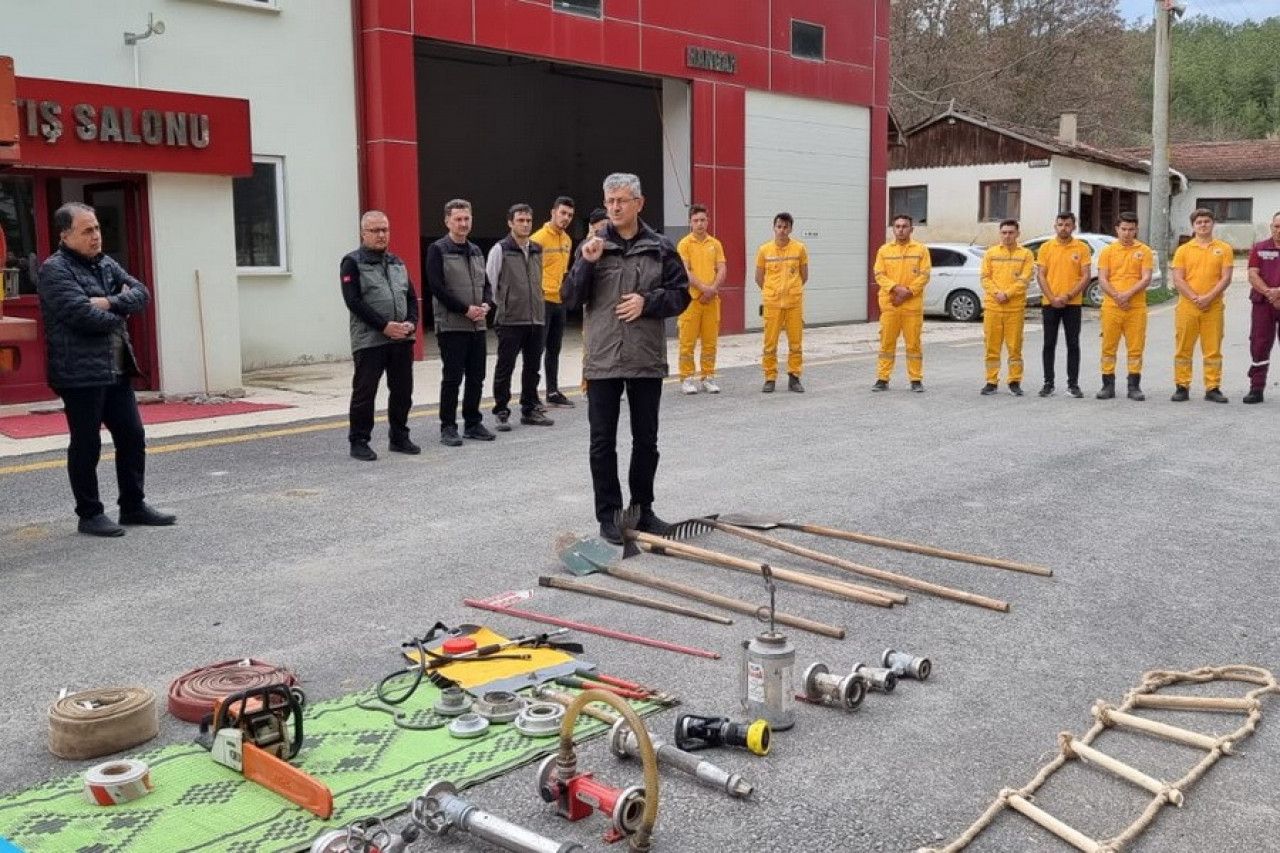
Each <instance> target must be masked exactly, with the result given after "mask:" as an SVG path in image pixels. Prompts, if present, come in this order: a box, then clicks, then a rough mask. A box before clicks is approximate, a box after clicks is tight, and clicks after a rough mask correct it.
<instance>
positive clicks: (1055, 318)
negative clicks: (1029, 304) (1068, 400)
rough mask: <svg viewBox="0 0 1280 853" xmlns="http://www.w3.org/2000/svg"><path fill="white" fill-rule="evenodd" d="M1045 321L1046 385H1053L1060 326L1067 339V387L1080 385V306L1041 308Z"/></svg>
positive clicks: (1043, 357)
mask: <svg viewBox="0 0 1280 853" xmlns="http://www.w3.org/2000/svg"><path fill="white" fill-rule="evenodd" d="M1040 317H1041V318H1042V320H1043V321H1044V351H1043V353H1042V360H1043V362H1044V384H1046V385H1052V384H1053V362H1054V356H1055V355H1057V350H1058V326H1059V325H1061V326H1062V330H1063V332H1065V333H1066V339H1067V385H1079V384H1080V306H1079V305H1063V306H1062V307H1061V308H1054V307H1053V306H1052V305H1042V306H1040Z"/></svg>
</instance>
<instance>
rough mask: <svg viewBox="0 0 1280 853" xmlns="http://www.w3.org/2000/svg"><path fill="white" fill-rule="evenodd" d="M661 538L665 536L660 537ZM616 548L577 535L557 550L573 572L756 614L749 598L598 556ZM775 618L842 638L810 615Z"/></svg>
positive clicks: (841, 633)
mask: <svg viewBox="0 0 1280 853" xmlns="http://www.w3.org/2000/svg"><path fill="white" fill-rule="evenodd" d="M659 541H660V542H662V541H664V540H661V539H660V540H659ZM614 552H615V549H613V548H611V547H610V546H609V544H608V543H607V542H604V540H598V539H596V540H593V539H590V538H587V539H578V540H575V541H574V542H573V543H572V544H571V545H570V546H569V547H568V548H566V549H565V550H564V551H561V552H560V559H561V561H563V562H564V564H565V566H566V567H568V569H569V571H570V572H572V573H573V574H575V575H590V574H597V573H598V574H605V575H609V576H610V577H615V578H618V579H619V580H624V581H628V582H630V583H634V584H638V585H640V586H647V587H649V588H650V589H660V590H663V591H665V592H670V593H673V594H675V595H679V596H682V597H684V598H691V599H694V600H695V601H702V602H705V603H706V604H712V605H714V606H716V607H722V608H724V609H725V610H732V611H734V612H735V613H743V614H746V615H748V616H758V615H759V614H760V611H761V608H760V607H759V606H758V605H755V604H752V603H751V602H749V601H743V600H741V599H738V598H730V597H729V596H727V595H719V594H717V593H714V592H707V591H706V590H704V589H699V588H697V587H695V586H690V585H689V584H683V583H678V582H676V581H671V580H667V579H666V578H660V577H655V576H654V575H649V574H645V573H644V572H638V571H636V570H635V569H629V568H625V567H623V566H618V565H610V564H609V563H608V562H603V561H602V560H601V559H600V558H602V557H603V558H604V559H605V560H610V559H611V558H612V556H613V553H614ZM777 621H778V622H780V623H782V624H783V625H789V626H791V627H792V628H798V629H800V630H802V631H809V632H810V633H814V634H819V635H821V636H824V637H833V638H835V639H837V640H843V639H844V629H843V628H839V627H837V626H835V625H827V624H825V623H823V622H817V621H814V620H813V619H806V618H805V617H803V616H793V615H791V614H788V613H779V614H777Z"/></svg>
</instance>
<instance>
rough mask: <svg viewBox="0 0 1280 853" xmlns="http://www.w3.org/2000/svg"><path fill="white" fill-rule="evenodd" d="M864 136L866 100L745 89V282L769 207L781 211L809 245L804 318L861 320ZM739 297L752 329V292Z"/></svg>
mask: <svg viewBox="0 0 1280 853" xmlns="http://www.w3.org/2000/svg"><path fill="white" fill-rule="evenodd" d="M870 133H871V119H870V111H869V110H868V109H867V108H866V107H854V106H848V105H845V104H837V103H831V102H826V101H813V100H808V99H805V98H793V97H789V96H785V95H774V94H770V93H767V92H754V91H748V92H747V103H746V164H747V168H746V229H747V240H746V244H747V245H746V255H747V257H746V269H747V280H748V281H749V282H750V281H753V280H754V279H753V276H754V275H755V268H756V250H757V249H759V247H760V244H761V243H763V242H765V241H766V240H769V239H771V238H772V236H773V217H774V214H776V213H778V212H780V211H784V210H785V211H788V212H789V213H791V215H792V216H794V217H795V220H796V224H795V230H794V231H793V232H792V235H793V236H794V237H796V238H797V239H799V240H802V241H803V242H804V243H805V245H806V246H807V247H808V249H809V283H808V284H807V285H806V286H805V306H804V313H805V322H806V323H834V322H847V321H850V320H866V319H867V222H868V213H867V205H868V202H869V200H870V177H869V175H870V159H869V153H868V152H869V146H870V141H869V140H870ZM745 301H746V305H745V309H744V310H745V313H746V317H745V318H744V319H745V321H746V327H747V328H748V329H758V328H760V327H761V325H762V322H761V319H760V313H759V308H760V291H759V289H758V288H756V287H755V286H752V285H748V287H747V289H746V300H745Z"/></svg>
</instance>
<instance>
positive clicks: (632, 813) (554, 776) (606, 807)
mask: <svg viewBox="0 0 1280 853" xmlns="http://www.w3.org/2000/svg"><path fill="white" fill-rule="evenodd" d="M538 793H540V794H541V795H542V799H543V800H545V801H546V802H548V803H555V804H556V811H557V812H558V813H559V815H560V816H561V817H563V818H565V819H566V820H570V821H578V820H582V819H583V818H585V817H590V816H591V813H592V812H593V811H597V810H598V811H599V812H600V813H601V814H603V815H604V816H605V817H607V818H608V819H609V830H608V831H607V832H606V833H605V836H604V837H605V841H606V842H610V843H612V842H613V841H617V840H619V839H622V838H625V837H627V836H629V835H632V834H633V833H635V831H636V830H638V829H639V828H640V823H641V816H642V815H643V813H644V807H645V792H644V789H643V788H641V787H640V786H638V785H631V786H630V787H627V788H614V787H612V786H610V785H606V784H605V783H603V782H601V781H599V780H597V779H596V778H595V777H593V776H592V775H591V774H590V773H579V774H577V775H576V776H573V777H570V778H564V777H561V776H560V775H559V772H558V768H557V761H556V756H554V755H548V756H547V757H546V758H545V759H543V761H542V764H540V765H538Z"/></svg>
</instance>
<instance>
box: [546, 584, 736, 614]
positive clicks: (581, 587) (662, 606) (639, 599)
mask: <svg viewBox="0 0 1280 853" xmlns="http://www.w3.org/2000/svg"><path fill="white" fill-rule="evenodd" d="M538 584H539V585H540V586H547V587H551V588H552V589H563V590H566V591H568V592H576V593H579V594H581V595H590V596H592V597H594V598H607V599H609V600H610V601H620V602H622V603H623V604H634V605H635V606H637V607H648V608H649V609H651V610H662V611H665V612H667V613H675V614H678V615H680V616H688V617H690V618H692V619H702V620H704V621H707V622H715V623H716V624H718V625H732V624H733V620H732V619H730V618H729V617H728V616H721V615H720V614H719V613H708V612H706V611H705V610H695V609H694V608H692V607H685V606H684V605H683V604H673V603H672V602H670V601H662V600H660V599H657V598H650V597H649V596H647V595H633V594H632V593H629V592H619V591H618V590H613V589H605V588H604V587H600V586H595V585H594V584H589V583H583V582H581V581H575V580H570V579H569V578H557V577H549V576H546V575H544V576H542V577H540V578H538Z"/></svg>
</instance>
